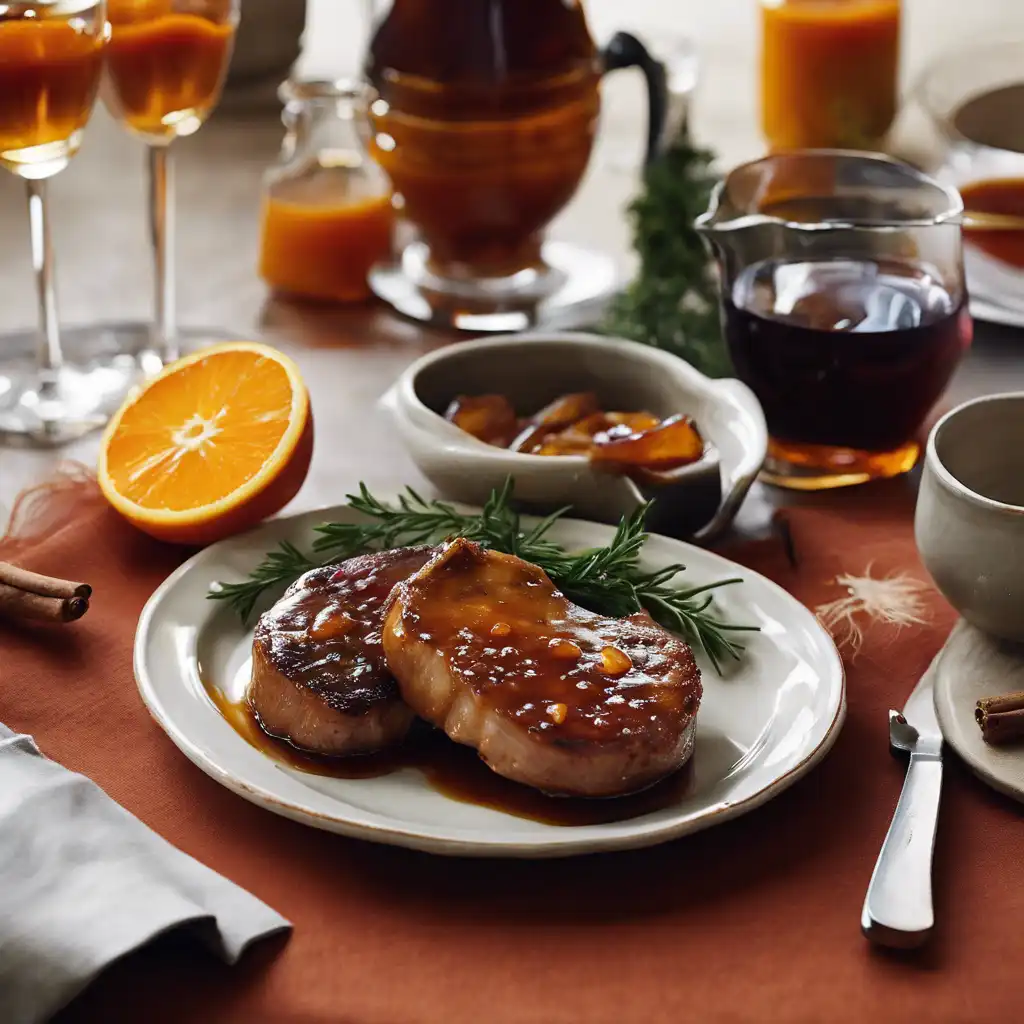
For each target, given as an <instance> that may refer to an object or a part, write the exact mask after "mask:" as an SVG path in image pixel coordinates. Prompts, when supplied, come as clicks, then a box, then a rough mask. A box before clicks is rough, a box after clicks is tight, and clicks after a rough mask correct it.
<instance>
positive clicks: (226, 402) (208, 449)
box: [106, 351, 294, 511]
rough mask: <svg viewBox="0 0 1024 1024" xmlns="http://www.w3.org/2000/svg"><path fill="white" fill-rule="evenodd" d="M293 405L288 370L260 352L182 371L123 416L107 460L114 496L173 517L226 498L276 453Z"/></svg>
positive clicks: (235, 354) (226, 354) (221, 355)
mask: <svg viewBox="0 0 1024 1024" xmlns="http://www.w3.org/2000/svg"><path fill="white" fill-rule="evenodd" d="M293 398H294V394H293V386H292V382H291V380H290V379H289V377H288V374H287V373H286V372H285V369H284V368H283V367H282V366H281V365H280V364H279V363H277V362H275V361H274V360H272V359H268V358H266V357H264V356H261V355H259V354H257V353H253V352H249V351H237V352H236V351H231V352H222V353H219V354H217V355H215V356H210V357H208V358H205V359H201V360H199V361H197V362H195V363H193V364H191V365H189V366H185V367H182V368H181V369H179V370H178V371H177V372H176V373H174V374H173V375H171V376H168V377H164V378H163V379H161V380H158V381H156V382H155V383H154V384H153V385H152V386H151V387H150V388H149V389H148V390H147V392H146V393H145V395H144V396H143V398H142V399H141V400H139V401H138V402H136V403H135V404H133V405H131V406H130V407H129V408H127V409H126V410H125V412H124V414H123V415H122V417H121V420H120V423H119V424H118V428H117V430H116V432H115V433H114V435H113V436H112V437H111V439H110V441H109V444H108V447H107V455H106V458H107V472H108V474H109V476H110V479H111V481H112V483H113V486H114V488H115V490H116V491H117V492H118V493H119V494H120V495H122V496H123V497H125V498H127V499H128V500H129V501H132V502H135V503H136V504H137V505H140V506H142V507H144V508H147V509H166V510H170V511H185V510H189V509H195V508H199V507H201V506H204V505H210V504H213V503H214V502H216V501H219V500H220V499H222V498H226V497H227V496H228V495H230V494H231V493H232V492H234V491H236V490H237V489H238V488H239V487H241V486H242V485H243V484H244V483H245V482H246V481H247V480H250V479H251V478H252V477H254V476H255V475H256V474H257V473H258V472H259V471H260V470H261V469H262V468H263V466H264V465H265V463H266V462H267V460H268V459H269V458H270V457H271V456H272V455H273V454H274V452H275V451H276V449H277V447H278V445H279V444H280V442H281V439H282V437H283V436H284V434H285V431H286V430H287V429H288V426H289V422H290V417H291V415H292V408H293Z"/></svg>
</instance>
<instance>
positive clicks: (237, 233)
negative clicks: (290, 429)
mask: <svg viewBox="0 0 1024 1024" xmlns="http://www.w3.org/2000/svg"><path fill="white" fill-rule="evenodd" d="M356 6H357V5H356V0H311V7H310V25H311V26H312V28H311V31H310V32H309V33H308V36H309V46H308V48H307V53H306V56H305V57H304V59H303V68H304V70H306V71H308V72H313V71H316V72H320V73H322V72H323V71H325V70H329V69H332V68H334V67H337V69H338V71H340V72H344V71H346V70H349V69H350V68H351V63H352V60H353V55H352V54H353V43H352V40H354V39H358V33H357V32H355V31H352V30H350V27H351V24H352V19H353V18H354V12H355V9H356ZM756 8H757V2H756V0H715V2H714V3H705V2H704V0H633V2H631V4H630V5H629V11H628V16H627V13H626V12H624V11H623V10H622V5H621V4H618V3H616V0H592V2H591V3H590V4H589V10H590V16H591V21H592V24H593V28H594V33H595V36H597V37H598V38H603V37H605V36H607V35H608V34H609V32H611V31H612V30H613V29H615V28H620V27H628V28H633V29H635V30H637V31H640V32H645V33H647V34H648V35H651V34H653V33H667V32H675V33H681V34H687V35H690V36H692V37H693V38H694V39H696V40H697V41H698V43H699V45H700V49H701V54H702V59H703V72H702V82H701V86H700V90H699V93H698V96H697V100H696V104H695V117H694V123H695V129H696V133H697V136H698V138H699V139H700V140H701V141H702V142H705V143H707V144H709V145H711V146H713V147H714V148H715V149H716V150H717V151H718V152H719V153H720V155H721V157H722V162H723V164H729V163H733V162H736V161H738V160H740V159H744V158H748V157H751V156H755V155H757V154H758V153H759V152H760V150H761V143H760V140H759V137H758V130H757V121H756V97H757V91H756V45H757V17H756V13H757V11H756ZM905 8H906V29H905V43H906V45H905V60H904V76H905V79H906V81H907V82H908V83H909V82H911V81H912V79H913V76H914V74H915V73H916V72H917V71H918V70H919V69H920V67H921V66H922V64H923V63H924V62H925V61H927V60H929V59H931V58H932V57H933V56H934V54H936V53H937V52H939V51H941V50H942V49H944V48H946V47H948V46H950V45H953V44H955V43H956V42H959V41H962V40H964V39H966V38H968V37H971V36H979V35H992V34H1002V35H1006V34H1007V33H1009V32H1012V31H1014V29H1016V30H1018V31H1020V32H1021V34H1022V35H1024V5H1022V4H1020V3H1019V0H973V2H972V3H970V4H962V3H958V2H954V0H905ZM607 101H608V102H607V111H608V116H607V117H606V119H605V123H604V124H603V126H602V130H603V132H604V135H603V138H602V141H601V142H600V143H599V146H598V149H597V152H596V154H595V157H594V159H593V161H592V164H591V169H590V173H589V174H588V177H587V179H586V181H585V182H584V185H583V187H582V188H581V190H580V192H579V194H578V196H577V197H576V199H575V200H574V201H573V203H572V204H571V205H570V207H569V208H568V209H567V210H566V211H565V212H564V213H563V214H562V215H561V216H560V217H559V219H558V221H557V223H556V224H555V225H554V228H553V233H554V234H556V235H558V236H560V237H564V238H569V239H571V240H573V241H577V242H581V243H586V244H589V245H591V246H594V247H597V248H601V249H603V250H605V251H608V252H611V253H613V254H615V256H616V258H617V259H619V260H620V261H621V265H622V268H623V271H624V272H626V271H628V269H629V267H630V260H629V255H628V250H629V233H628V229H627V225H626V222H625V219H624V218H623V216H622V210H623V208H624V206H625V204H626V203H627V202H628V200H629V198H630V196H631V195H632V193H633V191H634V189H635V186H636V180H635V177H634V176H633V175H632V174H630V173H628V172H626V171H622V170H619V169H616V168H615V166H614V160H613V159H612V158H611V157H612V154H614V153H616V152H618V151H620V150H621V149H622V147H625V146H629V145H633V146H635V147H636V148H637V150H639V130H638V128H639V125H638V124H634V123H633V122H634V121H635V120H636V117H637V115H638V112H639V110H640V109H641V102H642V100H641V90H640V85H639V82H638V81H636V80H635V79H633V78H632V76H630V75H625V74H623V75H619V76H617V80H616V79H612V80H610V81H609V84H608V87H607ZM900 136H901V138H902V139H903V140H904V142H905V144H906V146H907V147H908V148H916V147H919V146H921V145H926V144H927V142H928V140H927V139H926V138H925V136H923V135H922V133H921V121H920V118H918V117H915V116H913V115H912V114H911V115H909V116H907V117H906V118H905V119H904V121H903V122H902V125H901V130H900ZM280 140H281V127H280V123H279V121H278V116H277V111H276V110H274V109H265V110H263V111H262V112H256V113H250V114H248V115H246V116H241V115H230V116H229V115H227V114H221V115H220V116H219V117H217V118H215V119H214V120H213V121H212V122H211V123H210V124H208V125H207V126H206V127H205V128H204V129H203V130H202V131H201V132H200V133H199V134H198V135H196V136H194V137H193V138H191V139H187V140H183V141H182V142H180V143H178V144H177V145H176V153H177V156H178V164H179V196H178V225H179V258H178V271H179V308H180V319H181V322H182V323H183V324H185V325H203V326H207V325H209V326H215V327H217V326H219V327H223V328H227V329H230V330H231V331H232V332H236V333H242V334H246V333H254V334H259V335H262V336H263V337H265V338H266V339H268V340H270V341H271V342H273V343H274V344H277V345H280V346H281V347H282V348H284V349H286V350H287V351H288V352H289V353H290V354H292V355H293V356H294V357H295V358H296V359H297V360H298V362H299V364H300V366H301V368H302V370H303V373H304V374H305V377H306V380H307V381H308V383H309V386H310V390H311V392H312V399H313V405H314V407H315V410H316V416H317V432H318V439H319V444H318V446H317V450H316V453H315V456H314V459H313V466H312V471H311V473H310V477H309V480H308V481H307V483H306V486H305V487H304V488H303V490H302V492H301V493H300V495H299V496H298V498H297V499H296V501H295V503H294V505H293V508H295V509H302V508H310V507H314V506H316V505H319V504H324V503H329V502H333V501H338V500H339V499H340V498H341V496H342V495H343V494H344V493H345V491H346V490H348V489H350V488H352V487H353V486H354V485H355V484H356V483H357V482H358V481H359V480H365V481H366V482H367V483H368V484H370V485H371V486H373V487H375V488H379V489H381V490H388V489H391V490H393V489H395V488H397V487H399V486H401V485H402V484H404V483H412V484H419V483H421V480H420V478H419V476H418V474H417V472H416V471H415V469H414V468H413V467H412V465H411V463H410V461H409V459H408V457H407V456H406V455H405V453H404V452H403V450H402V449H401V447H400V446H399V444H398V442H397V439H396V438H395V437H394V436H393V434H392V433H391V431H390V430H389V428H388V425H387V423H386V422H384V421H383V420H382V418H381V417H380V414H379V413H378V412H377V411H376V409H375V403H376V400H377V398H378V397H379V396H380V395H381V393H382V392H383V391H384V390H386V388H387V386H388V384H389V383H390V382H391V380H392V379H393V378H394V377H395V375H396V374H397V373H398V372H399V371H400V370H401V369H402V368H403V367H404V366H405V365H406V364H407V363H408V362H409V361H410V360H411V359H413V358H414V357H416V356H417V355H419V354H420V353H422V352H423V351H425V350H426V349H427V348H428V347H430V346H432V345H437V344H441V343H443V342H444V341H446V340H449V339H447V338H445V337H444V336H441V335H438V334H436V333H433V332H430V331H425V330H423V329H422V328H421V327H420V326H419V325H414V324H411V323H409V322H406V321H402V320H400V319H398V318H397V317H394V316H392V315H390V314H389V313H388V312H387V311H385V310H383V309H380V308H360V309H347V310H345V309H339V310H329V309H312V308H308V307H306V308H303V307H300V306H297V305H292V304H287V303H282V302H278V301H276V300H273V299H271V298H270V297H268V295H267V292H266V290H265V288H264V287H263V285H262V283H261V282H260V280H259V279H258V277H257V276H256V273H255V270H254V264H255V259H256V250H257V236H258V223H257V210H258V202H259V195H260V186H261V177H262V175H263V172H264V170H265V169H266V168H267V166H268V165H269V164H270V163H271V162H272V161H273V160H274V158H275V156H276V153H277V149H278V146H279V144H280ZM143 164H144V161H143V152H142V146H141V145H140V144H139V143H138V142H136V141H135V140H133V139H131V138H129V137H128V136H127V135H126V134H125V133H124V132H123V131H121V130H120V129H119V128H118V127H117V125H115V124H114V123H112V122H111V120H110V119H109V117H108V116H107V115H106V113H105V112H104V111H103V110H102V109H99V110H97V113H96V115H95V117H94V119H93V121H92V123H91V125H90V127H89V130H88V135H87V138H86V142H85V145H84V147H83V150H82V152H81V153H80V154H79V156H78V157H77V158H76V159H75V161H74V162H73V163H72V165H71V167H70V168H69V169H68V170H67V171H66V172H65V173H64V174H62V175H61V176H60V177H59V178H57V179H56V180H55V181H54V183H53V187H52V190H51V191H52V201H53V218H54V227H55V241H56V246H57V271H58V284H59V297H60V305H61V315H62V320H63V321H64V322H65V323H67V324H76V323H78V324H88V323H95V322H98V321H104V320H123V319H132V318H144V317H146V316H148V314H149V309H150V288H151V286H150V265H149V254H148V245H147V239H146V211H145V191H144V177H143ZM23 192H24V190H23V185H22V183H21V182H20V181H18V180H16V179H15V178H13V177H12V176H10V175H0V232H2V235H3V238H4V240H5V244H4V246H3V247H2V248H0V331H3V330H6V329H13V328H18V327H24V326H27V325H31V324H32V323H33V319H34V313H35V298H34V291H33V283H32V278H31V272H30V265H29V253H28V227H27V216H26V211H25V203H24V194H23ZM1018 351H1024V334H1018V333H1017V332H1014V331H1008V330H1003V329H998V328H992V327H989V326H985V325H979V329H978V331H977V340H976V344H975V347H974V350H973V352H972V353H971V355H970V357H969V358H968V359H967V361H966V362H965V363H964V365H963V366H962V368H961V370H960V372H959V374H958V376H957V379H956V381H955V383H954V386H953V391H952V395H953V397H954V398H957V399H959V398H963V397H966V396H969V395H973V394H979V393H983V392H986V391H993V390H1007V389H1010V388H1024V360H1021V359H1020V358H1019V356H1018ZM96 444H97V439H96V437H95V435H94V436H92V437H89V438H86V439H84V440H82V441H80V442H78V443H76V444H73V445H70V446H68V447H67V448H65V449H63V450H60V451H57V452H38V451H28V450H20V449H12V448H0V522H2V521H3V520H4V518H5V516H4V512H5V511H6V510H7V509H9V507H10V504H11V501H12V499H13V498H14V496H15V495H16V494H17V492H18V491H19V490H20V489H21V488H22V487H23V486H24V485H25V484H26V483H28V482H30V481H32V480H35V479H39V478H40V477H42V476H44V475H46V474H47V473H48V472H50V471H51V470H52V469H53V468H54V467H55V466H56V465H57V464H58V463H59V461H60V460H61V459H62V458H65V457H70V458H75V459H80V460H82V461H84V462H87V463H92V462H93V461H94V459H95V452H96ZM778 500H780V497H779V496H778V495H777V494H770V493H768V492H767V491H765V490H763V489H757V490H755V492H754V494H753V495H752V497H751V499H750V500H749V501H748V504H747V507H746V508H745V510H744V515H743V520H742V521H743V523H744V528H746V529H756V528H757V525H758V523H759V522H762V521H763V520H764V518H765V516H766V514H767V511H768V509H769V508H770V506H771V505H772V504H773V503H775V502H777V501H778ZM782 500H785V499H782Z"/></svg>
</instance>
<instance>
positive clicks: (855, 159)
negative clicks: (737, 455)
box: [697, 150, 971, 490]
mask: <svg viewBox="0 0 1024 1024" xmlns="http://www.w3.org/2000/svg"><path fill="white" fill-rule="evenodd" d="M962 213H963V204H962V203H961V201H960V197H959V196H958V195H957V193H956V192H955V191H954V190H952V189H948V188H945V187H943V186H941V185H939V184H938V183H937V182H935V181H933V180H932V179H930V178H928V177H926V176H925V175H924V174H921V173H920V172H919V171H917V170H915V169H914V168H912V167H909V166H907V165H906V164H901V163H899V162H897V161H895V160H890V159H888V158H886V157H882V156H868V155H861V154H855V153H849V152H844V151H841V150H804V151H799V150H798V151H794V152H792V153H780V154H778V155H776V156H770V157H766V158H765V159H762V160H757V161H754V162H753V163H749V164H744V165H743V166H741V167H738V168H736V170H734V171H732V173H731V174H729V175H728V176H727V177H726V178H725V180H724V181H723V182H721V183H720V184H719V185H718V186H717V187H716V190H715V192H714V194H713V196H712V200H711V208H710V209H709V211H708V212H707V213H706V214H705V215H704V216H703V217H701V218H700V219H699V220H698V222H697V227H698V229H699V230H700V231H702V232H703V233H704V235H705V238H706V239H707V240H708V242H709V243H710V246H711V248H712V251H713V253H714V255H715V258H716V261H717V264H718V269H719V274H720V280H721V302H722V322H723V329H724V333H725V340H726V343H727V344H728V346H729V353H730V355H731V356H732V361H733V364H734V365H735V368H736V375H737V376H738V377H739V378H740V380H742V381H743V382H744V383H745V384H747V385H748V386H749V387H750V388H751V389H752V390H753V391H754V393H755V394H756V395H757V397H758V399H759V400H760V402H761V405H762V406H763V407H764V414H765V420H766V421H767V424H768V433H769V435H770V441H769V447H768V459H767V461H766V463H765V472H764V474H763V476H764V478H765V479H766V480H767V481H768V482H770V483H774V484H778V485H780V486H783V487H789V488H793V489H797V490H820V489H823V488H829V487H842V486H845V485H847V484H856V483H862V482H864V481H866V480H872V479H876V478H879V477H889V476H896V475H898V474H899V473H903V472H906V471H907V470H908V469H910V468H911V467H912V466H913V465H914V463H915V462H916V461H917V458H918V455H919V454H920V432H921V428H922V426H923V424H924V422H925V420H926V418H927V416H928V414H929V413H930V412H931V410H932V408H933V407H934V405H935V403H936V402H937V401H938V399H939V397H940V396H941V395H942V392H943V391H944V390H945V389H946V385H947V384H948V383H949V381H950V378H951V377H952V376H953V371H954V370H955V369H956V367H957V364H958V363H959V361H960V358H961V356H962V355H963V353H964V351H965V349H966V348H967V346H968V345H969V344H970V341H971V318H970V314H969V313H968V312H967V291H966V287H965V285H964V268H963V252H962V245H961V239H960V221H961V215H962Z"/></svg>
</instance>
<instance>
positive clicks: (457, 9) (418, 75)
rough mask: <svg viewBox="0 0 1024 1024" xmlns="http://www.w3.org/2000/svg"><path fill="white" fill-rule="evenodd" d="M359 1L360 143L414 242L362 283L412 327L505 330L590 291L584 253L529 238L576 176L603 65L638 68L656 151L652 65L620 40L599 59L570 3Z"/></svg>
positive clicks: (586, 150)
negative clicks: (366, 28)
mask: <svg viewBox="0 0 1024 1024" xmlns="http://www.w3.org/2000/svg"><path fill="white" fill-rule="evenodd" d="M373 7H374V14H375V19H374V23H373V29H372V32H371V40H370V45H369V51H368V54H367V60H366V68H365V71H366V77H367V80H368V82H369V85H370V88H371V96H370V102H369V116H368V121H369V125H368V128H369V132H368V135H369V145H370V149H371V152H372V154H373V156H374V157H375V159H376V160H377V161H378V162H379V163H380V165H381V166H382V167H383V168H384V169H385V170H386V171H387V173H388V175H389V176H390V178H391V181H392V183H393V185H394V188H395V192H396V195H397V196H398V197H400V199H399V202H400V204H401V207H402V209H403V212H404V217H405V219H406V222H407V223H408V224H409V225H410V226H411V227H412V229H413V230H414V231H415V233H416V236H417V238H416V240H415V241H414V242H412V243H411V244H409V245H408V246H407V247H406V248H405V250H404V252H403V255H402V258H401V262H400V265H398V266H395V267H391V268H379V269H378V270H377V271H375V272H374V273H373V274H372V275H371V287H373V289H374V290H375V291H376V292H377V294H378V295H380V296H381V297H382V298H384V299H385V300H386V301H389V302H390V303H391V304H392V305H393V306H395V307H396V308H398V309H399V310H400V311H402V312H404V313H406V314H407V315H411V316H414V317H416V318H417V319H422V320H432V321H435V322H439V323H444V324H448V325H451V326H455V327H463V328H467V329H472V330H506V329H518V328H521V327H525V326H528V325H529V324H530V323H532V322H535V320H536V319H537V316H538V309H539V307H541V306H543V304H544V303H545V302H547V301H549V300H550V299H551V297H552V296H553V295H554V294H555V293H556V292H558V291H559V290H560V289H561V290H563V291H564V290H565V288H566V284H567V282H568V281H569V280H570V279H571V278H573V277H574V276H575V277H576V278H577V279H578V282H577V283H579V280H580V279H582V283H583V286H584V290H586V287H587V285H588V283H589V285H591V286H592V285H593V284H594V283H595V282H594V280H593V279H594V277H595V268H594V266H593V254H588V253H586V252H585V251H583V250H579V249H575V248H573V247H568V246H564V245H562V246H559V245H558V244H557V243H545V241H544V230H545V228H546V227H547V225H548V224H549V222H550V221H551V220H552V219H553V218H554V217H555V215H556V214H558V213H559V211H561V210H562V208H563V207H564V206H565V205H566V203H568V201H569V200H570V198H571V197H572V196H573V194H574V193H575V191H576V188H577V186H578V185H579V183H580V180H581V179H582V177H583V174H584V171H585V170H586V168H587V163H588V161H589V159H590V153H591V148H592V146H593V143H594V135H595V131H596V127H597V121H598V114H599V112H600V107H601V100H600V89H599V85H600V79H601V76H602V75H603V74H604V73H605V72H606V71H608V70H610V69H612V68H618V67H627V66H638V67H640V68H641V69H642V70H643V71H644V73H645V75H646V76H647V81H648V91H649V98H650V109H649V121H648V129H649V138H648V154H649V155H650V154H651V153H653V152H654V151H655V149H656V147H657V145H658V138H659V135H660V130H661V124H662V122H663V119H664V104H665V79H664V70H663V68H662V67H661V65H659V64H658V63H657V62H655V61H654V60H653V59H652V58H651V57H650V56H649V55H648V54H647V52H646V50H645V49H644V48H643V46H642V45H641V44H640V43H639V41H638V40H636V39H635V38H634V37H632V36H629V35H627V34H625V33H620V34H619V35H617V36H616V37H615V38H614V39H613V40H612V42H611V43H610V44H609V46H608V47H607V48H606V49H605V51H604V52H603V53H602V52H601V51H599V50H598V48H597V47H596V45H595V44H594V41H593V39H592V38H591V35H590V31H589V29H588V27H587V22H586V18H585V15H584V11H583V8H582V6H581V4H580V3H579V2H578V0H379V2H376V3H374V4H373ZM601 265H602V266H603V263H602V264H601ZM597 276H598V277H600V274H599V273H598V274H597ZM588 278H589V282H588V280H587V279H588ZM570 290H571V289H570ZM578 290H579V289H578V287H577V291H578Z"/></svg>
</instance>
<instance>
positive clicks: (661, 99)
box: [601, 32, 668, 164]
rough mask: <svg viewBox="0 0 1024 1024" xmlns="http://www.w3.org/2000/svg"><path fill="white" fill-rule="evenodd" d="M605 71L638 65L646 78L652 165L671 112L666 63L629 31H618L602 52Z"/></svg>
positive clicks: (649, 158) (648, 150) (649, 159)
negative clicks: (651, 52) (659, 59)
mask: <svg viewBox="0 0 1024 1024" xmlns="http://www.w3.org/2000/svg"><path fill="white" fill-rule="evenodd" d="M601 58H602V61H603V63H604V70H605V71H617V70H618V69H619V68H639V69H640V70H641V71H642V72H643V75H644V78H645V79H646V80H647V153H646V156H645V157H644V163H645V164H649V163H650V162H651V161H652V160H653V159H654V158H655V157H656V156H657V155H658V153H659V152H660V151H661V147H662V142H663V139H662V136H663V135H664V133H665V117H666V114H667V111H668V81H667V78H666V75H665V65H664V64H662V63H661V61H658V60H655V59H654V57H652V56H651V54H650V52H649V51H648V49H647V47H646V46H644V44H643V43H641V42H640V40H639V39H637V37H636V36H634V35H632V34H631V33H629V32H616V33H615V35H614V36H612V38H611V40H610V41H609V43H608V45H607V46H606V47H605V48H604V50H603V51H602V52H601Z"/></svg>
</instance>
